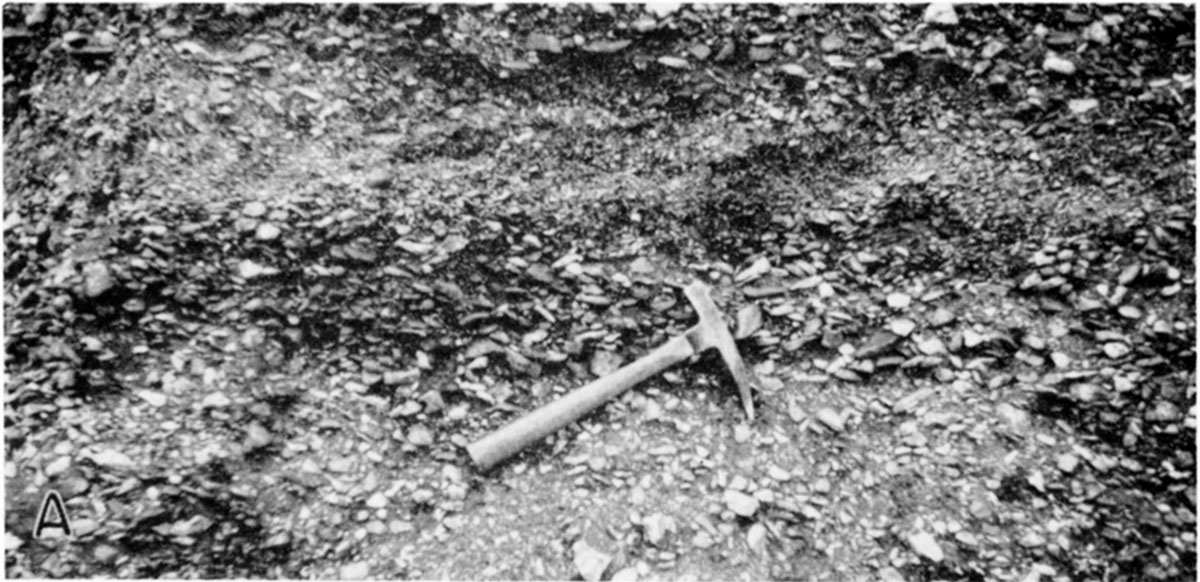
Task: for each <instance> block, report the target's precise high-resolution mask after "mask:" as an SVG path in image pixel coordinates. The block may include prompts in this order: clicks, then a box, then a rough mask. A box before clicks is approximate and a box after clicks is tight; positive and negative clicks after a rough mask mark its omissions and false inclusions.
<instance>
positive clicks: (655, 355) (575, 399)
mask: <svg viewBox="0 0 1200 582" xmlns="http://www.w3.org/2000/svg"><path fill="white" fill-rule="evenodd" d="M693 351H694V350H693V349H692V345H691V342H690V341H689V340H688V338H687V336H686V335H680V336H676V337H674V338H672V339H671V340H670V341H668V342H667V343H665V344H663V345H661V346H659V347H658V348H657V349H655V350H654V351H653V352H650V353H649V354H646V355H645V356H642V357H641V358H639V359H638V360H637V361H635V362H632V363H630V364H628V365H626V366H625V367H623V368H621V369H619V370H617V371H615V372H613V373H611V374H608V375H606V376H604V377H603V378H598V379H596V380H594V381H592V382H590V383H588V384H585V385H583V386H580V387H579V388H576V389H575V390H573V391H571V392H569V393H568V394H567V395H566V396H563V397H562V398H559V399H558V400H555V401H553V402H550V403H548V404H546V405H544V406H542V407H541V408H538V409H537V410H534V411H533V412H530V413H529V414H526V415H525V416H522V417H521V418H519V419H517V420H515V421H513V422H512V423H510V424H508V425H507V426H505V427H503V428H501V429H499V430H497V431H495V432H493V433H491V434H489V435H487V436H485V437H483V438H481V439H479V440H477V441H475V442H473V443H471V444H470V445H468V446H467V452H468V453H470V454H471V460H472V461H474V462H475V465H476V466H478V467H479V468H480V469H481V470H484V471H486V470H488V469H490V468H492V467H493V466H495V465H496V464H497V463H499V462H501V461H503V460H504V459H507V458H508V457H510V456H512V455H513V454H515V453H516V452H517V451H520V450H521V449H523V448H525V447H526V446H528V445H530V444H532V443H534V442H536V441H539V440H541V439H543V438H545V437H546V436H547V435H549V434H551V433H553V432H555V431H557V430H558V429H560V428H563V427H564V426H567V425H568V424H571V423H572V422H575V421H576V420H579V419H580V418H582V417H583V416H584V415H585V414H587V413H589V412H591V411H592V410H594V409H595V408H596V407H598V406H600V405H601V404H604V403H605V402H607V401H608V400H610V399H612V398H614V397H616V396H618V395H619V394H621V393H622V392H625V391H626V390H628V389H630V388H632V387H633V386H635V385H636V384H638V383H639V382H641V381H642V380H645V379H646V378H649V377H650V376H653V375H655V374H658V373H659V372H662V371H663V370H666V369H667V368H670V367H671V366H674V365H675V364H678V363H679V362H682V361H684V360H686V359H688V357H690V356H691V355H692V353H693Z"/></svg>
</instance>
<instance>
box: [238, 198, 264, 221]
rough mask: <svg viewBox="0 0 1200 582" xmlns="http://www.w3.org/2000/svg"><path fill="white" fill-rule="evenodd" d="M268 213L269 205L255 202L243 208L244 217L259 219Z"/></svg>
mask: <svg viewBox="0 0 1200 582" xmlns="http://www.w3.org/2000/svg"><path fill="white" fill-rule="evenodd" d="M266 213H267V205H266V204H263V203H262V202H258V201H254V202H250V203H248V204H246V205H245V206H243V207H242V215H243V216H247V217H249V218H258V217H260V216H262V215H264V214H266Z"/></svg>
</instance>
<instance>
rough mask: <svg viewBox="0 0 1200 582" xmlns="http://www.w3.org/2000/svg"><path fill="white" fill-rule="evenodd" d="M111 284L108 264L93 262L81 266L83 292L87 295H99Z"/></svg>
mask: <svg viewBox="0 0 1200 582" xmlns="http://www.w3.org/2000/svg"><path fill="white" fill-rule="evenodd" d="M113 285H114V282H113V276H112V272H111V271H109V270H108V265H105V264H104V263H101V262H94V263H88V264H87V265H86V266H84V267H83V292H84V294H85V295H87V296H88V297H99V296H100V295H103V294H104V292H105V291H108V290H109V289H111V288H112V287H113Z"/></svg>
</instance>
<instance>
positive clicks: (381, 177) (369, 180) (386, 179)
mask: <svg viewBox="0 0 1200 582" xmlns="http://www.w3.org/2000/svg"><path fill="white" fill-rule="evenodd" d="M392 180H393V176H392V173H391V172H390V171H388V169H387V168H375V169H374V170H371V171H370V172H369V173H368V174H367V176H366V179H364V180H363V182H364V183H365V184H366V185H367V187H368V188H375V189H381V188H387V187H388V186H391V185H392Z"/></svg>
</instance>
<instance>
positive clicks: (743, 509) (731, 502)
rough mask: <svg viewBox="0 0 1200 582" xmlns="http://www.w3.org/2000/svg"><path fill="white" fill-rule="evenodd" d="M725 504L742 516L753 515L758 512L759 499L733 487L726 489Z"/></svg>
mask: <svg viewBox="0 0 1200 582" xmlns="http://www.w3.org/2000/svg"><path fill="white" fill-rule="evenodd" d="M725 506H726V507H728V508H729V510H730V511H732V512H734V513H736V514H737V515H740V516H742V517H752V516H753V515H754V514H755V513H757V512H758V500H757V499H755V498H753V497H751V496H749V495H746V494H745V493H742V492H741V491H735V490H733V489H726V490H725Z"/></svg>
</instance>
